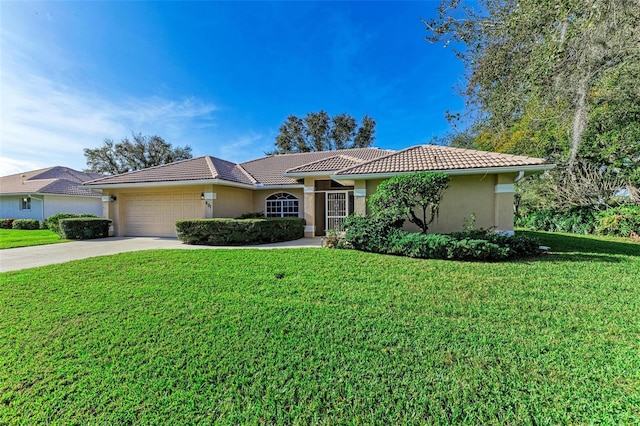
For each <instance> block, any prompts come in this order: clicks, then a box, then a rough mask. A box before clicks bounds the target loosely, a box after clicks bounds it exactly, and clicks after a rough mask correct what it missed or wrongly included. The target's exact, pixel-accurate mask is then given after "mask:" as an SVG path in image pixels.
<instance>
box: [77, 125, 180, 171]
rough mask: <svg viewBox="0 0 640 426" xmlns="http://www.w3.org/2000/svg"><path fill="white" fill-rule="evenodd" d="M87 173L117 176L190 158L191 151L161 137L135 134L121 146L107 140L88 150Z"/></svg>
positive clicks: (125, 139)
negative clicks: (173, 144)
mask: <svg viewBox="0 0 640 426" xmlns="http://www.w3.org/2000/svg"><path fill="white" fill-rule="evenodd" d="M84 156H85V157H86V159H87V166H88V169H87V171H90V172H96V173H104V174H109V175H116V174H120V173H126V172H131V171H134V170H141V169H146V168H148V167H153V166H161V165H163V164H168V163H173V162H174V161H179V160H186V159H188V158H191V157H192V155H191V147H190V146H189V145H186V146H183V147H179V146H178V147H175V148H174V147H173V146H172V145H171V144H170V143H169V142H167V141H165V140H164V139H163V138H161V137H160V136H155V135H154V136H147V135H142V134H140V133H139V134H133V135H132V138H131V139H129V138H128V137H125V138H122V140H121V141H120V142H117V143H116V142H114V141H113V140H112V139H105V141H104V143H103V145H102V146H101V147H99V148H85V149H84Z"/></svg>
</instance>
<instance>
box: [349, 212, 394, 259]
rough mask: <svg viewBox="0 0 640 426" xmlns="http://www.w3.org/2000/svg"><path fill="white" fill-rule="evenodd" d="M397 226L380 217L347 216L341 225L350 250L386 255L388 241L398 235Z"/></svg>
mask: <svg viewBox="0 0 640 426" xmlns="http://www.w3.org/2000/svg"><path fill="white" fill-rule="evenodd" d="M396 225H397V224H395V223H392V222H390V221H389V219H387V218H385V217H382V216H355V215H353V216H349V217H347V218H346V219H345V220H344V222H343V223H342V229H343V230H344V231H345V236H344V239H345V242H347V243H348V245H349V247H350V248H354V249H356V250H361V251H369V252H372V253H387V252H388V244H389V241H390V240H391V239H392V238H393V236H394V235H399V233H398V231H400V230H399V229H398V228H397V227H396Z"/></svg>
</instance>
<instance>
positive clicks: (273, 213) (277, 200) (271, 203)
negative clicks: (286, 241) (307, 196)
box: [265, 192, 299, 217]
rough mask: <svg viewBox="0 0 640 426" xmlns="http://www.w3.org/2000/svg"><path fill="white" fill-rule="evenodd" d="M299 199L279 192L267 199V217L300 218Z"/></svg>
mask: <svg viewBox="0 0 640 426" xmlns="http://www.w3.org/2000/svg"><path fill="white" fill-rule="evenodd" d="M298 207H299V206H298V199H297V198H296V197H295V195H293V194H289V193H287V192H278V193H276V194H272V195H269V196H268V197H267V208H266V209H265V212H266V216H267V217H286V216H294V217H298V211H299V208H298Z"/></svg>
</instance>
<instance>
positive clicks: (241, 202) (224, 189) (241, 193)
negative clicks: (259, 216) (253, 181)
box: [212, 185, 253, 218]
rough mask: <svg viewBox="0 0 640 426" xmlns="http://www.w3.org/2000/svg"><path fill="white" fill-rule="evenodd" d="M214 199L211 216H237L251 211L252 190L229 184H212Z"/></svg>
mask: <svg viewBox="0 0 640 426" xmlns="http://www.w3.org/2000/svg"><path fill="white" fill-rule="evenodd" d="M212 190H213V192H214V193H215V194H216V199H215V200H213V217H231V218H234V217H238V216H240V215H241V214H243V213H248V212H250V211H253V210H252V209H253V191H252V190H250V189H244V188H235V187H231V186H219V185H214V186H212Z"/></svg>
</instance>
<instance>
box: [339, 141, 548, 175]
mask: <svg viewBox="0 0 640 426" xmlns="http://www.w3.org/2000/svg"><path fill="white" fill-rule="evenodd" d="M544 163H545V160H544V159H542V158H532V157H523V156H519V155H510V154H499V153H496V152H486V151H476V150H472V149H462V148H451V147H445V146H438V145H418V146H414V147H411V148H407V149H405V150H402V151H398V152H395V153H392V154H389V155H387V156H384V157H382V158H378V159H375V160H371V161H367V162H366V163H362V164H358V165H355V166H351V167H348V168H346V169H343V170H340V171H338V172H337V173H336V175H340V176H342V175H360V174H376V173H401V172H413V171H421V170H428V171H436V170H461V169H476V168H493V167H516V166H530V165H541V164H544Z"/></svg>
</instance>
